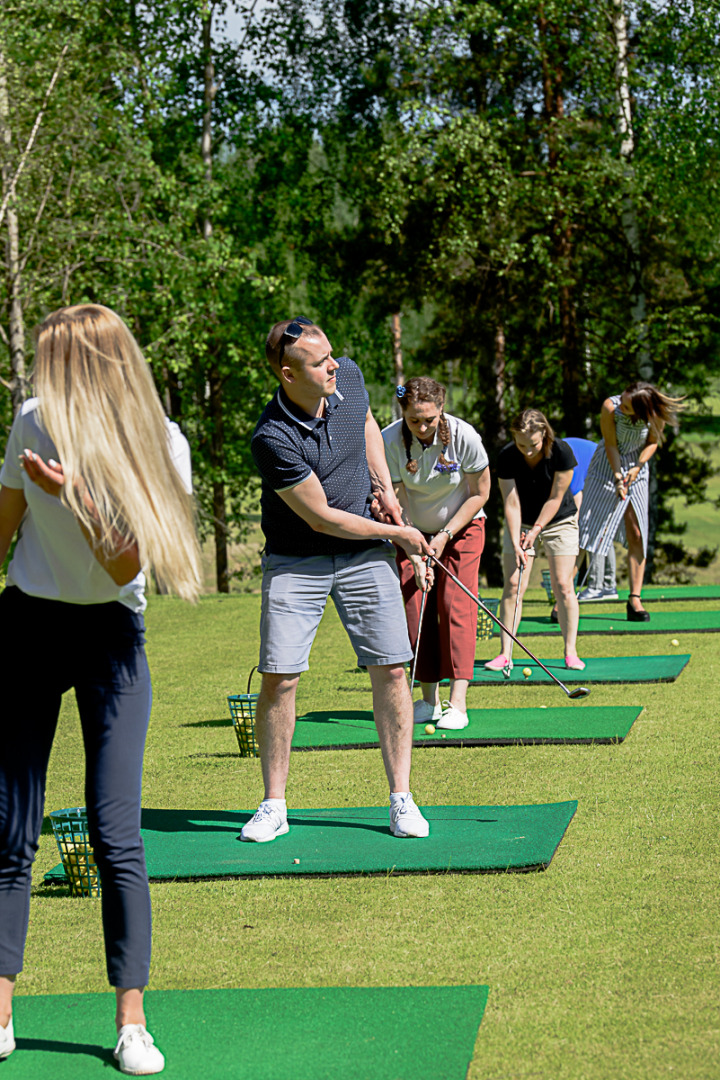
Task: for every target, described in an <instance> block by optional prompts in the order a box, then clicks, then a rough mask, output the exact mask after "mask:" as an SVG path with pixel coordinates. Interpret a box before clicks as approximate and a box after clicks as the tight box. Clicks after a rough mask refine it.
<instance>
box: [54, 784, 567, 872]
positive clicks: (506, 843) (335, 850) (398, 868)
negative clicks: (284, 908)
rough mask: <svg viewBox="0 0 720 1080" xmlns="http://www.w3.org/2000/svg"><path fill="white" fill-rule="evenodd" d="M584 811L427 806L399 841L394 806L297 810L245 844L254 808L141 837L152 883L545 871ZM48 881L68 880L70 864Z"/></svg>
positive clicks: (190, 815) (187, 819)
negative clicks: (259, 840)
mask: <svg viewBox="0 0 720 1080" xmlns="http://www.w3.org/2000/svg"><path fill="white" fill-rule="evenodd" d="M576 809H577V802H576V801H573V802H560V803H544V804H540V805H536V806H427V807H424V808H423V812H424V814H425V816H426V817H427V819H428V821H429V822H430V835H429V836H428V837H426V838H425V839H422V840H418V839H399V838H397V837H395V836H392V835H391V833H390V829H389V826H388V820H389V808H388V807H387V806H360V807H344V808H340V809H334V810H289V811H288V824H289V825H290V831H289V833H286V835H285V836H279V837H277V839H276V840H273V841H272V842H271V843H269V844H254V843H243V842H242V841H241V840H240V829H241V827H242V826H243V825H244V824H245V822H246V821H248V820H249V819H250V818H251V817H252V814H253V813H254V811H251V812H250V813H247V812H245V811H237V812H234V813H233V812H230V811H223V810H143V812H142V836H143V841H144V843H145V855H146V859H147V868H148V875H149V876H150V877H151V878H153V879H154V880H159V879H171V880H176V879H177V878H205V877H255V876H259V875H265V874H284V875H294V874H300V875H307V874H387V873H389V872H391V871H392V872H396V873H427V872H428V871H436V872H442V873H446V872H447V871H448V870H453V871H461V870H469V871H480V870H539V869H544V868H545V867H547V866H549V864H550V860H551V859H552V857H553V855H554V854H555V851H556V849H557V846H558V844H559V843H560V841H561V840H562V838H563V836H564V834H565V830H566V829H567V827H568V825H569V824H570V822H571V820H572V817H573V814H574V813H575V810H576ZM296 860H297V861H296ZM45 880H46V881H64V880H65V874H64V871H63V869H62V864H58V866H56V867H54V868H53V869H52V870H50V871H49V872H48V873H47V874H46V875H45Z"/></svg>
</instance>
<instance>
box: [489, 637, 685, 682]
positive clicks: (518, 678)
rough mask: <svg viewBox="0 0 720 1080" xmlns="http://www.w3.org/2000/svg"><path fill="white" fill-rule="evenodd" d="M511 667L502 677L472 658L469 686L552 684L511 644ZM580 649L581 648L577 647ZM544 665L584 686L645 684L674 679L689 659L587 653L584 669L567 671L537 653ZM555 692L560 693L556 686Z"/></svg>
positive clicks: (558, 662) (682, 655) (560, 663)
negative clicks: (593, 684)
mask: <svg viewBox="0 0 720 1080" xmlns="http://www.w3.org/2000/svg"><path fill="white" fill-rule="evenodd" d="M515 649H516V651H515V659H514V661H513V663H514V665H515V666H514V668H513V669H512V671H511V672H510V678H509V679H506V678H505V676H504V675H503V673H502V671H488V670H487V668H486V667H484V664H485V661H484V660H476V661H475V670H474V673H473V678H472V682H471V685H472V686H479V685H481V684H482V686H511V685H513V684H514V683H524V684H525V685H526V686H532V685H533V683H535V684H540V683H542V684H543V685H544V684H545V683H552V681H553V680H552V679H551V678H550V676H549V675H547V674H546V673H545V672H544V671H543V669H542V668H541V667H540V666H539V665H538V664H536V663H535V661H534V660H531V659H530V658H529V657H528V656H523V655H522V650H521V649H519V648H518V647H517V646H516V647H515ZM534 651H535V650H533V652H534ZM580 651H581V652H582V649H581V650H580ZM540 659H541V660H542V662H543V664H544V665H545V667H547V668H549V669H550V671H552V673H553V675H555V676H556V678H558V679H560V681H561V682H563V683H565V684H572V683H580V684H581V686H587V685H588V684H589V683H645V682H674V681H675V679H677V677H678V675H679V674H680V672H681V671H682V670H683V668H684V667H685V665H686V664H687V662H688V661H689V659H690V653H677V654H675V655H674V656H589V657H583V658H582V659H584V660H585V668H584V670H583V671H570V670H568V668H566V667H565V661H564V660H561V659H559V658H558V657H555V658H554V659H550V660H546V659H545V657H543V656H541V657H540ZM524 668H530V671H531V675H530V678H528V679H526V678H525V676H524V675H523V669H524ZM558 693H562V691H561V690H560V688H559V687H558Z"/></svg>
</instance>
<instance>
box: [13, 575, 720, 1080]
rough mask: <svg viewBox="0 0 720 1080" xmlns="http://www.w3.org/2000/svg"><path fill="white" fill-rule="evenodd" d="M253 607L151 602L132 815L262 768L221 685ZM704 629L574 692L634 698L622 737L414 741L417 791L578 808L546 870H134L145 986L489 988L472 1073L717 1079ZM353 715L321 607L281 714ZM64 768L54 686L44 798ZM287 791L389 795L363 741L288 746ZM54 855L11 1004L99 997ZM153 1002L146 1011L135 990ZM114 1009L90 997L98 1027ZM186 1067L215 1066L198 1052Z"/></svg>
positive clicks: (363, 698) (713, 648)
mask: <svg viewBox="0 0 720 1080" xmlns="http://www.w3.org/2000/svg"><path fill="white" fill-rule="evenodd" d="M543 595H544V594H541V592H540V591H539V590H534V591H533V593H532V594H531V596H532V597H534V598H535V599H536V600H538V601H539V600H540V599H541V596H543ZM545 606H546V605H544V607H543V610H544V608H545ZM658 606H659V605H654V606H653V610H655V607H658ZM685 606H686V605H675V607H676V608H677V609H678V610H679V609H681V608H682V607H685ZM688 606H689V605H688ZM528 609H529V610H531V605H528ZM258 617H259V599H258V597H257V596H254V595H237V596H230V597H220V598H219V597H217V596H207V597H205V598H203V600H202V601H201V603H200V604H199V605H198V606H197V607H195V608H192V607H189V606H187V605H183V604H182V603H180V602H179V601H176V600H174V599H172V598H161V597H153V598H151V603H150V606H149V609H148V614H147V623H148V653H149V657H150V663H151V668H152V671H153V681H154V691H155V704H154V707H153V717H152V722H151V729H150V736H149V741H148V748H147V756H146V768H145V783H144V799H143V802H144V805H145V806H148V807H158V808H173V807H177V808H188V809H199V808H210V807H216V808H220V809H223V810H229V809H249V808H254V807H255V805H256V804H257V801H258V799H259V798H260V795H261V782H260V768H259V762H258V761H257V760H249V759H240V758H239V757H238V754H237V746H236V742H235V736H234V734H233V731H232V728H231V726H230V722H229V719H228V711H227V704H226V701H225V696H226V694H227V693H236V692H242V691H244V690H245V686H246V682H247V676H248V673H249V671H250V669H251V667H252V666H253V664H254V663H255V662H256V657H257V649H258ZM718 640H719V639H718V638H717V636H715V635H713V634H698V635H683V636H682V637H681V638H680V651H682V652H691V653H692V660H691V662H690V664H689V666H688V668H687V669H686V670H685V672H684V673H683V674H682V675H681V677H680V679H679V680H678V681H677V682H676V683H672V684H663V685H650V686H638V687H635V686H618V687H613V686H599V687H596V688H594V689H593V691H592V694H591V696H590V697H589V698H588V699H587V702H588V704H592V705H596V706H597V705H602V704H604V703H605V704H608V705H611V704H629V705H643V706H644V707H645V711H644V712H643V714H642V716H641V717H640V718H639V719H638V721H637V722H636V723H635V726H634V728H633V729H632V731H631V733H630V735H629V737H628V738H627V740H626V741H625V742H624V743H623V744H621V745H615V746H597V747H594V746H577V747H572V746H565V747H557V746H546V747H543V746H535V747H524V748H523V747H504V748H492V749H487V748H464V749H457V748H447V749H430V748H428V749H423V750H417V751H416V752H415V756H414V770H413V791H414V793H415V796H416V798H417V801H418V802H419V803H420V804H421V805H422V804H444V803H460V804H480V805H485V804H511V803H534V802H556V801H559V800H565V799H574V798H577V799H578V800H579V807H578V812H577V814H576V816H575V819H574V820H573V822H572V823H571V825H570V828H569V830H568V832H567V835H566V837H565V839H564V840H563V842H562V844H561V845H560V848H559V850H558V852H557V854H556V856H555V858H554V860H553V863H552V865H551V866H550V868H549V869H548V870H547V871H545V872H543V873H532V874H522V875H521V874H517V875H513V874H494V875H473V874H467V875H456V874H452V873H448V874H441V875H418V876H393V875H387V876H382V877H357V878H350V877H328V878H324V879H295V880H285V879H282V878H274V879H263V880H261V881H238V880H235V881H233V880H218V881H196V882H187V881H177V882H169V883H162V884H153V885H151V891H152V899H153V905H154V923H155V947H154V948H155V951H154V960H153V968H152V986H151V989H152V988H167V989H170V988H180V987H271V986H277V987H291V986H395V985H403V984H406V985H429V986H431V985H454V984H464V983H487V984H488V985H489V986H490V999H489V1003H488V1008H487V1011H486V1014H485V1019H484V1020H483V1023H482V1025H481V1028H480V1033H479V1037H478V1041H477V1044H476V1049H475V1057H474V1061H473V1064H472V1066H471V1069H470V1073H469V1077H470V1078H471V1080H481V1078H482V1080H509V1078H511V1080H530V1078H552V1080H564V1078H568V1080H608V1078H612V1080H640V1078H648V1080H657V1078H661V1077H678V1078H683V1080H690V1078H691V1080H701V1078H708V1080H710V1078H711V1077H714V1076H717V1062H718V1056H717V1055H718V1012H717V985H718V984H717V971H718V956H717V953H718V934H717V929H718V917H717V914H718V904H717V878H718V859H717V826H716V823H717V795H716V790H717V779H716V776H717V752H716V738H717V734H716V727H717V677H718V663H717V655H718ZM494 645H495V642H494V641H493V642H486V643H483V647H482V651H481V652H480V653H479V655H482V656H484V657H489V656H491V655H493V653H494V651H495V650H494ZM537 646H538V642H537V639H535V640H534V644H533V645H532V646H531V647H533V648H534V649H535V648H536V647H537ZM537 651H538V655H540V656H543V657H545V656H558V655H560V652H561V645H560V642H559V640H557V639H553V641H552V642H547V643H545V642H543V645H542V649H540V648H539V647H538V649H537ZM672 651H673V647H672V646H671V645H670V639H669V637H668V638H667V639H666V638H665V637H663V636H659V637H648V638H642V637H631V638H628V637H623V638H616V639H611V640H606V639H600V638H583V639H581V654H582V655H596V656H610V655H626V654H628V653H629V652H633V653H634V654H637V655H638V656H639V657H640V659H639V660H638V663H639V664H641V663H642V659H641V657H642V655H643V654H647V655H651V654H656V653H668V652H672ZM469 704H470V706H471V707H473V708H478V707H493V706H497V707H500V706H512V705H517V706H532V705H541V704H548V705H550V704H553V705H556V704H559V705H563V704H564V705H565V706H566V707H567V708H570V709H582V708H583V707H584V704H583V703H582V702H577V703H573V702H569V701H567V699H566V698H565V697H564V695H563V694H562V693H561V692H560V691H559V690H557V689H555V688H551V687H540V686H537V687H529V686H528V687H525V686H520V687H518V688H517V689H515V688H510V687H506V688H504V689H503V690H502V691H499V690H493V689H481V688H479V687H471V689H470V692H469ZM370 705H371V700H370V693H369V683H368V680H367V676H365V675H363V674H361V673H358V672H357V671H356V670H355V658H354V656H353V654H352V651H351V649H350V647H349V645H348V642H347V639H346V638H345V635H344V633H343V631H342V629H341V627H340V625H339V622H338V619H337V615H336V613H335V610H334V608H333V607H332V605H329V607H328V611H327V614H326V616H325V619H324V622H323V624H322V626H321V629H320V632H319V634H318V638H317V640H316V643H315V647H314V650H313V655H312V657H311V671H310V672H309V673H308V674H307V675H305V676H304V677H303V679H302V681H301V687H300V694H299V701H298V707H299V709H300V710H302V711H305V710H309V709H329V708H331V707H338V708H341V709H352V708H355V707H357V708H361V709H367V708H369V707H370ZM31 710H32V699H31V698H29V699H28V712H29V714H30V715H31ZM24 719H25V718H22V717H18V722H24ZM82 771H83V755H82V749H81V742H80V734H79V724H78V720H77V715H76V712H75V705H74V701H73V700H72V698H67V697H66V699H65V701H64V704H63V711H62V716H61V722H60V726H59V731H58V737H57V740H56V744H55V748H54V751H53V757H52V760H51V767H50V776H49V780H48V791H47V804H46V809H47V810H48V811H50V810H55V809H59V808H61V807H66V806H73V805H77V804H82V803H83V802H84V796H83V781H82ZM288 799H289V802H290V803H291V805H292V806H293V807H325V806H358V805H384V804H385V803H386V800H387V790H386V783H385V778H384V774H383V770H382V765H381V761H380V753H379V750H351V751H326V752H315V753H303V754H293V757H292V762H291V778H290V786H289V792H288ZM403 842H407V843H415V842H417V843H421V842H422V841H398V843H403ZM57 861H58V858H57V850H56V847H55V843H54V840H53V838H52V836H51V835H50V832H49V828H48V829H46V830H45V831H44V834H43V836H42V838H41V845H40V851H39V855H38V860H37V864H36V873H35V877H34V881H35V886H34V891H33V900H32V906H31V922H30V935H29V940H28V951H27V962H26V972H25V973H24V974H23V975H22V976H21V978H20V980H19V983H18V993H19V994H40V993H59V992H81V991H100V990H104V989H106V984H105V978H104V966H103V959H102V940H101V932H100V913H99V902H98V901H94V900H80V899H71V898H69V897H67V896H66V895H65V893H64V891H63V890H61V889H59V888H57V887H48V886H44V885H43V884H42V874H43V873H44V872H45V871H46V870H48V869H49V868H50V867H51V866H53V865H55V864H56V863H57ZM148 1008H149V1015H150V1021H151V1022H152V993H150V994H149V995H148ZM111 1016H112V1007H111V1002H110V1000H108V1022H109V1024H108V1028H109V1037H110V1033H111V1024H110V1021H111ZM427 1020H428V1018H427V1017H423V1018H422V1022H423V1023H426V1022H427ZM436 1021H437V1023H438V1024H439V1025H441V1024H442V1021H443V1017H442V1016H441V1015H439V1016H437V1017H436ZM413 1023H414V1021H413V1020H412V1019H410V1020H409V1021H408V1027H407V1032H406V1033H404V1035H403V1037H408V1038H410V1037H412V1030H413ZM204 1072H205V1074H206V1075H207V1076H208V1077H209V1078H212V1065H211V1063H208V1065H207V1066H205V1067H204ZM166 1075H168V1076H169V1077H170V1076H172V1062H170V1063H169V1065H168V1069H167V1073H166Z"/></svg>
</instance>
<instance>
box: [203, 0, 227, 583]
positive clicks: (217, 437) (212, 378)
mask: <svg viewBox="0 0 720 1080" xmlns="http://www.w3.org/2000/svg"><path fill="white" fill-rule="evenodd" d="M202 41H203V85H204V93H203V128H202V139H201V143H200V151H201V154H202V160H203V165H204V166H205V181H206V184H207V199H208V204H209V199H210V186H211V184H212V178H213V147H212V107H213V100H214V98H215V65H214V63H213V57H212V7H211V8H210V10H209V12H208V14H207V15H206V16H205V18H204V19H203V22H202ZM211 236H212V218H211V217H210V211H209V209H207V208H206V210H205V214H204V217H203V237H204V238H205V239H206V240H209V239H210V237H211ZM208 408H209V412H210V425H211V432H212V434H211V438H210V466H211V469H212V513H213V532H214V536H215V581H216V587H217V591H218V592H219V593H227V592H230V576H229V572H228V547H227V538H228V526H227V506H226V500H225V480H224V469H225V435H224V423H223V378H222V375H221V373H220V370H219V368H218V365H217V360H213V361H212V363H211V367H210V371H209V374H208Z"/></svg>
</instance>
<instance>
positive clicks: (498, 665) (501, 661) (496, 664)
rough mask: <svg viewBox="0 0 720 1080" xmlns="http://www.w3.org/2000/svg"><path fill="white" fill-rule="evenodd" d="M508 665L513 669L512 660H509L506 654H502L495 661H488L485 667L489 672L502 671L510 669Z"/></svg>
mask: <svg viewBox="0 0 720 1080" xmlns="http://www.w3.org/2000/svg"><path fill="white" fill-rule="evenodd" d="M508 665H509V666H510V667H511V668H512V666H513V663H512V660H508V658H507V656H506V655H505V653H500V655H499V656H496V657H495V659H494V660H488V662H487V664H485V665H484V666H485V667H486V668H487V669H488V671H502V669H503V668H505V667H508Z"/></svg>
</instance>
